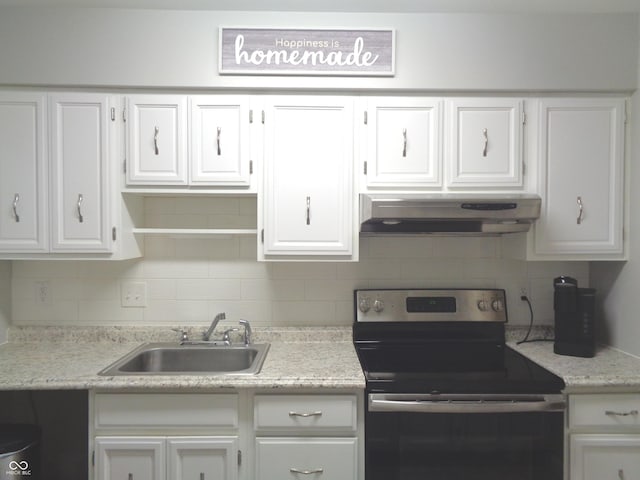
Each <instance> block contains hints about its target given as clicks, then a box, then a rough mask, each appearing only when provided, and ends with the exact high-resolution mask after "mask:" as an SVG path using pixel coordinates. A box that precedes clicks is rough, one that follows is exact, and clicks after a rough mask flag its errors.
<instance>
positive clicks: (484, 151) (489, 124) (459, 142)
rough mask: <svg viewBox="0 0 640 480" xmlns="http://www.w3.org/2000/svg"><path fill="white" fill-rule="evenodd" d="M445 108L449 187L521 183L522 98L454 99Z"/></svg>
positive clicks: (511, 185) (500, 185)
mask: <svg viewBox="0 0 640 480" xmlns="http://www.w3.org/2000/svg"><path fill="white" fill-rule="evenodd" d="M449 107H450V108H449V116H450V134H449V152H450V155H451V158H450V162H449V165H450V169H451V171H450V178H449V186H451V187H474V186H479V187H488V186H493V187H520V186H522V167H521V165H522V140H521V138H522V121H521V118H522V101H520V100H515V99H495V98H490V99H473V98H469V99H456V100H451V101H450V103H449Z"/></svg>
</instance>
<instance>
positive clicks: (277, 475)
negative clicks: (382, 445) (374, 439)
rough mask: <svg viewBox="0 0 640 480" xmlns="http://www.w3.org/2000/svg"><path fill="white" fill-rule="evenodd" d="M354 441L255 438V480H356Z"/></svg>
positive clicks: (355, 443)
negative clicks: (288, 479)
mask: <svg viewBox="0 0 640 480" xmlns="http://www.w3.org/2000/svg"><path fill="white" fill-rule="evenodd" d="M357 446H358V445H357V439H355V438H315V437H314V438H296V437H285V438H258V439H256V480H280V479H286V478H290V479H296V478H323V479H330V480H355V479H357V478H358V476H357V474H358V468H357V465H358V464H357V451H358V448H357Z"/></svg>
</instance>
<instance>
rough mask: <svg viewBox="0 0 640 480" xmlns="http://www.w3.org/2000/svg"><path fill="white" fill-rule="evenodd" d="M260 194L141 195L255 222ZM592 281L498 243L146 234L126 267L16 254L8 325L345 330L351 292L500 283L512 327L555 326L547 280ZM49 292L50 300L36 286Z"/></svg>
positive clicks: (177, 207) (165, 213)
mask: <svg viewBox="0 0 640 480" xmlns="http://www.w3.org/2000/svg"><path fill="white" fill-rule="evenodd" d="M255 211H256V210H255V200H254V199H249V198H230V199H216V200H212V199H199V200H196V199H177V198H173V199H172V198H155V197H149V198H147V199H145V215H146V219H145V220H146V224H147V225H146V226H157V227H159V226H161V227H166V226H168V225H170V226H173V227H176V226H178V227H179V228H194V227H197V226H207V227H213V226H215V227H219V228H251V226H255ZM561 274H564V275H570V276H573V277H576V278H577V279H578V281H579V282H580V284H581V285H585V286H586V285H588V280H589V266H588V263H587V262H525V261H521V260H512V259H508V258H503V255H502V240H501V239H500V238H490V237H482V238H480V237H476V238H462V237H460V238H453V237H428V238H427V237H404V238H383V237H370V238H363V239H361V241H360V261H359V262H357V263H337V262H335V263H334V262H331V263H324V262H304V263H297V262H295V263H294V262H291V263H283V262H278V263H268V262H257V261H256V238H255V236H239V237H223V238H207V239H202V238H184V237H182V238H181V237H171V236H166V237H147V238H146V239H145V257H144V258H142V259H136V260H128V261H121V262H108V261H105V262H102V261H14V262H13V266H12V277H11V278H12V282H11V284H12V289H11V291H12V294H11V308H12V323H13V324H14V325H199V324H202V325H205V324H208V323H209V322H210V320H211V319H212V318H213V316H214V315H215V314H216V313H217V312H221V311H224V312H226V314H227V319H230V320H232V321H234V320H238V319H240V318H245V319H247V320H250V321H251V322H252V323H253V324H255V325H264V326H323V325H349V324H351V322H352V321H353V299H352V296H353V290H354V289H357V288H381V287H388V288H396V287H398V288H404V287H423V288H446V287H483V288H504V289H506V290H507V308H508V313H509V322H510V324H514V325H525V324H528V322H529V309H528V307H527V306H526V304H525V302H523V301H521V300H520V290H521V289H523V288H524V289H526V290H527V292H528V295H529V298H530V299H531V301H532V304H533V309H534V313H535V322H536V324H551V323H553V286H552V280H553V278H554V277H555V276H558V275H561ZM131 281H133V282H143V283H144V284H145V286H146V297H147V298H146V307H122V306H121V294H122V289H123V288H124V287H126V285H127V282H131ZM43 285H44V286H45V287H46V288H47V290H48V291H47V295H46V296H45V297H43V296H42V295H41V292H40V288H41V287H42V286H43Z"/></svg>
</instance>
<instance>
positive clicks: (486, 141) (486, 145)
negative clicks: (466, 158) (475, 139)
mask: <svg viewBox="0 0 640 480" xmlns="http://www.w3.org/2000/svg"><path fill="white" fill-rule="evenodd" d="M482 135H483V136H484V148H483V149H482V156H483V157H486V156H487V149H488V148H489V132H488V131H487V129H486V128H485V129H483V130H482Z"/></svg>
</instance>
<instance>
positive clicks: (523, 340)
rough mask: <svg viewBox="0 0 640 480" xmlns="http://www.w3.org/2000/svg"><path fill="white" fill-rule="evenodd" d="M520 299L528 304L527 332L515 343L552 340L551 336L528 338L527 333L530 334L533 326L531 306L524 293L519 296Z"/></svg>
mask: <svg viewBox="0 0 640 480" xmlns="http://www.w3.org/2000/svg"><path fill="white" fill-rule="evenodd" d="M520 300H522V301H523V302H527V305H528V306H529V329H528V330H527V334H526V335H525V336H524V338H523V339H522V340H520V341H519V342H516V345H520V344H521V343H527V342H553V338H532V339H531V340H529V335H530V334H531V329H532V328H533V307H532V306H531V301H530V300H529V297H527V296H526V295H522V296H520Z"/></svg>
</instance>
